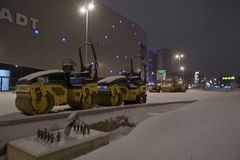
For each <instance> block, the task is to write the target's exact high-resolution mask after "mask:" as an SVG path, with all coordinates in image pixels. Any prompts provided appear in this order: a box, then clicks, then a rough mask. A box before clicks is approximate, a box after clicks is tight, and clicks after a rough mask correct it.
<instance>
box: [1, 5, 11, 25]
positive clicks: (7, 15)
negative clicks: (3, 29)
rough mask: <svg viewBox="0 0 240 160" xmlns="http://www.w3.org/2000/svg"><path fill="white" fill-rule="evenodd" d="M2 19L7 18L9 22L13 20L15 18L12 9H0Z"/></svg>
mask: <svg viewBox="0 0 240 160" xmlns="http://www.w3.org/2000/svg"><path fill="white" fill-rule="evenodd" d="M0 19H6V20H8V21H9V22H11V23H12V22H13V18H12V15H11V13H10V11H9V10H8V9H7V8H2V9H1V11H0Z"/></svg>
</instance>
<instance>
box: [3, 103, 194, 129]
mask: <svg viewBox="0 0 240 160" xmlns="http://www.w3.org/2000/svg"><path fill="white" fill-rule="evenodd" d="M196 101H197V100H189V101H175V102H162V103H147V104H133V105H126V106H117V107H116V106H115V107H104V108H95V109H91V110H77V111H78V112H79V113H80V115H90V114H99V113H106V112H113V111H120V110H125V109H133V108H140V107H141V108H142V107H154V106H158V105H167V104H177V103H193V102H196ZM75 111H76V110H75ZM72 112H74V111H66V112H63V113H50V114H45V115H34V116H26V117H23V118H16V119H11V120H2V121H0V127H2V126H9V125H17V124H23V123H31V122H37V121H46V120H53V119H63V118H67V117H68V116H69V115H70V114H71V113H72Z"/></svg>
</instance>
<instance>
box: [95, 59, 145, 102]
mask: <svg viewBox="0 0 240 160" xmlns="http://www.w3.org/2000/svg"><path fill="white" fill-rule="evenodd" d="M141 61H144V59H143V57H141ZM143 64H144V66H145V62H144V63H143ZM144 68H145V67H144ZM144 73H146V72H144ZM146 90H147V87H146V76H145V74H144V80H143V79H142V77H141V71H140V72H138V73H137V72H134V70H133V58H131V71H130V72H124V73H123V74H122V75H120V76H111V77H107V78H105V79H102V80H100V81H98V105H102V106H118V105H121V104H122V103H123V102H124V104H137V103H146V100H147V94H146Z"/></svg>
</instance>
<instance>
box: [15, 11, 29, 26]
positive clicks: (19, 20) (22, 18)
mask: <svg viewBox="0 0 240 160" xmlns="http://www.w3.org/2000/svg"><path fill="white" fill-rule="evenodd" d="M16 24H19V25H21V26H26V25H27V24H28V18H27V17H26V16H24V15H23V14H21V13H16Z"/></svg>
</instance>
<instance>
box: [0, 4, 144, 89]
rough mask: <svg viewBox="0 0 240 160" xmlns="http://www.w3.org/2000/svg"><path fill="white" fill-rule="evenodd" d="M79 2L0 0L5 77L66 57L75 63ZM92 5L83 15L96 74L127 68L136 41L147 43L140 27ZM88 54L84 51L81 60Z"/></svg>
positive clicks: (0, 61) (81, 28) (80, 35)
mask: <svg viewBox="0 0 240 160" xmlns="http://www.w3.org/2000/svg"><path fill="white" fill-rule="evenodd" d="M84 3H85V1H84V0H51V1H48V0H41V1H37V0H21V1H18V0H1V1H0V70H3V71H2V75H0V77H4V78H9V79H10V81H9V83H11V79H17V78H19V77H21V76H24V75H26V74H29V73H31V72H34V71H38V70H47V69H61V67H62V66H61V65H62V61H63V60H64V59H67V58H71V59H73V60H74V61H75V62H76V64H77V65H79V55H78V47H79V45H80V44H81V43H84V42H85V34H86V28H85V25H86V16H85V15H83V14H80V12H79V8H80V6H82V5H84ZM94 5H95V7H94V10H92V11H91V12H89V15H88V17H89V18H88V23H89V27H88V28H89V29H88V30H89V32H88V39H89V41H90V42H92V43H93V44H94V45H95V48H96V54H97V59H98V63H99V75H100V77H106V76H110V75H116V74H119V73H121V72H122V71H123V70H125V69H128V68H129V66H130V57H131V56H133V55H139V54H140V47H139V44H141V43H142V44H145V45H147V36H146V33H145V32H144V31H143V29H142V28H141V27H140V26H138V25H136V24H135V23H133V22H132V21H130V20H129V19H127V18H126V17H124V16H122V15H121V14H119V13H117V12H116V11H114V10H112V9H111V8H109V7H108V6H106V5H105V4H103V3H102V2H99V1H94ZM89 50H90V49H88V51H89ZM83 52H85V51H84V50H83ZM89 52H90V51H89ZM84 56H85V54H84ZM84 56H83V59H84V60H85V59H86V58H85V57H84ZM91 58H92V57H91V54H90V53H88V56H87V63H89V64H90V63H91V61H92V60H91ZM19 72H20V73H22V74H19ZM0 73H1V72H0ZM16 73H18V74H16ZM4 81H5V82H4V83H5V84H6V80H4ZM2 83H3V81H1V85H2ZM0 88H1V87H0ZM5 89H6V87H4V90H5ZM0 90H1V89H0Z"/></svg>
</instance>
